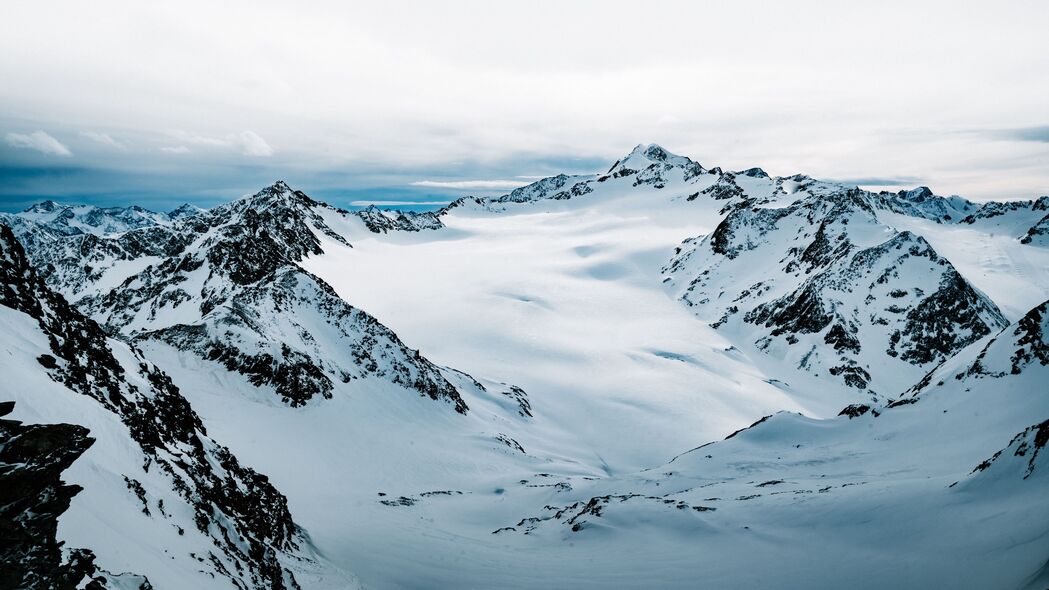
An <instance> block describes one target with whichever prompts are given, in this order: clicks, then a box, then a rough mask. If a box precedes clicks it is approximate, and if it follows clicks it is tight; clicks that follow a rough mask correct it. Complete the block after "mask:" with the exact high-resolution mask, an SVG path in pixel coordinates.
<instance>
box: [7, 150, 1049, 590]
mask: <svg viewBox="0 0 1049 590" xmlns="http://www.w3.org/2000/svg"><path fill="white" fill-rule="evenodd" d="M1047 208H1049V199H1047V198H1046V197H1043V198H1041V199H1037V200H1031V201H1016V202H1000V203H976V202H972V201H968V200H965V199H963V198H961V197H940V196H937V195H935V194H934V193H933V192H932V191H931V190H930V189H928V188H925V187H920V188H916V189H912V190H904V191H899V192H896V193H889V192H881V193H875V192H870V191H864V190H861V189H859V188H857V187H855V186H847V185H843V184H841V183H837V182H828V181H820V180H817V179H814V178H811V177H809V176H806V175H803V174H793V175H790V176H773V175H770V174H768V173H767V172H765V171H764V170H762V169H761V168H749V169H745V170H739V171H728V170H724V169H722V168H720V167H716V166H714V167H709V168H708V167H706V166H703V165H701V164H699V163H697V162H695V161H694V160H692V159H690V158H687V157H683V156H678V155H675V154H672V153H671V152H669V151H667V150H666V149H664V148H662V147H660V146H658V145H639V146H637V147H636V148H635V149H634V150H632V151H631V152H630V153H629V154H627V155H626V156H625V157H623V158H620V159H619V160H617V161H616V162H614V163H613V164H612V165H611V166H610V167H609V168H607V169H606V170H604V171H599V172H597V173H594V174H588V175H575V176H570V175H566V174H562V175H556V176H552V177H550V178H545V179H541V180H538V181H537V182H535V183H533V184H530V185H528V186H525V187H522V188H519V189H516V190H514V191H512V192H510V193H508V194H506V195H502V196H499V197H485V198H482V197H467V198H463V199H459V200H457V201H455V202H453V203H451V204H450V205H449V206H447V207H445V208H444V209H441V210H440V211H436V212H433V213H410V212H398V211H383V210H379V209H378V208H375V207H370V208H367V209H364V210H362V211H357V212H353V213H351V212H348V211H344V210H341V209H338V208H335V207H331V206H329V205H327V204H324V203H321V202H319V201H316V200H314V199H312V198H310V197H309V196H307V195H306V194H305V193H303V192H301V191H298V190H295V189H292V188H291V187H289V186H288V185H287V184H285V183H283V182H277V183H275V184H274V185H272V186H270V187H266V188H264V189H262V190H261V191H259V192H258V193H256V194H253V195H248V196H246V197H244V198H242V199H239V200H236V201H233V202H231V203H228V204H226V205H222V206H219V207H216V208H214V209H211V210H208V211H196V210H189V209H186V210H180V211H176V212H172V213H171V214H153V215H145V214H139V213H129V211H130V209H120V210H119V211H118V210H116V209H114V210H104V211H106V212H107V213H105V215H102V214H101V213H99V214H97V215H96V216H95V217H93V218H91V219H95V218H98V219H102V218H103V217H105V216H108V217H106V219H110V218H112V219H119V220H121V221H120V222H119V223H118V222H117V221H104V222H103V221H97V220H95V221H90V220H89V219H88V217H89V216H88V212H87V210H84V209H81V208H78V207H72V208H70V210H71V211H73V213H72V214H65V213H60V212H58V210H59V207H56V206H54V205H53V204H48V203H45V204H42V205H40V206H38V207H35V208H31V209H30V210H28V211H26V212H23V213H20V214H15V215H9V216H5V217H4V220H3V222H4V223H7V224H8V225H10V226H11V228H12V230H13V235H11V237H9V238H8V239H7V242H6V243H7V244H9V245H8V246H7V247H6V248H5V252H20V250H19V249H18V248H17V245H16V244H15V242H14V241H13V240H14V238H15V237H17V238H18V239H20V240H22V241H23V243H24V244H25V245H26V251H27V257H24V258H19V256H21V255H20V254H19V255H18V256H15V257H14V258H11V260H15V258H17V259H18V260H20V262H17V264H15V265H14V266H12V267H11V269H12V270H10V272H9V273H8V278H7V281H6V282H7V284H8V285H9V287H8V291H5V292H4V293H5V295H4V297H5V299H4V301H5V303H4V305H6V306H7V307H0V312H3V311H4V310H8V313H7V315H3V314H0V319H3V318H6V319H4V321H5V322H7V323H8V326H9V327H8V328H7V329H5V331H4V333H3V337H4V339H3V340H2V341H0V344H2V345H3V346H4V347H5V349H6V351H7V352H8V354H7V356H6V357H4V356H3V355H2V354H0V357H2V358H7V359H8V360H6V361H2V362H3V363H4V366H5V370H8V369H9V372H11V374H15V375H17V378H16V379H15V380H14V381H13V382H11V383H6V384H3V383H0V401H3V400H6V399H13V400H14V401H16V402H17V404H16V406H15V407H14V410H13V412H12V414H13V415H14V416H15V418H16V419H17V420H19V421H21V422H22V424H19V425H11V426H7V424H8V423H7V422H3V423H2V424H0V426H3V436H5V437H8V438H11V439H12V440H15V439H17V438H18V437H20V436H23V434H22V430H23V429H25V428H37V429H40V432H47V430H46V429H48V428H56V427H54V426H46V425H48V424H56V423H65V424H67V425H79V426H81V427H85V428H87V430H88V432H86V433H85V432H83V431H82V430H77V429H76V427H75V426H58V427H57V428H59V429H60V430H61V429H65V430H64V432H62V436H64V437H65V438H59V439H58V440H60V441H62V442H60V445H59V446H60V447H62V448H63V452H62V453H60V454H58V455H56V456H53V457H48V458H47V459H48V460H47V461H45V460H43V459H40V465H41V466H42V467H41V469H42V471H43V472H45V473H46V478H44V479H42V480H40V483H39V485H40V486H41V487H39V488H33V489H46V490H63V489H65V490H66V491H65V492H61V491H60V492H57V493H59V494H60V496H61V497H66V498H68V497H69V493H70V492H72V491H73V490H72V489H66V488H61V487H60V486H61V485H63V484H61V483H59V481H58V478H59V473H63V474H62V475H61V478H62V479H63V480H65V481H67V482H69V483H71V484H75V485H79V486H82V488H83V490H82V491H80V492H79V493H78V494H76V495H73V496H72V499H71V502H70V504H69V509H68V511H66V512H64V513H62V511H61V510H60V509H61V508H62V505H61V503H59V504H58V505H56V508H55V509H54V510H45V511H41V510H35V509H32V508H29V509H28V510H33V511H34V513H39V514H40V515H41V519H40V520H39V524H33V526H40V527H44V528H42V529H39V530H45V531H46V530H49V529H48V528H47V527H53V526H54V519H55V518H56V516H57V515H58V514H61V516H57V519H58V527H57V530H56V532H55V533H54V534H46V535H44V537H45V541H49V540H51V539H54V541H55V542H57V541H65V542H66V545H67V547H69V548H77V547H81V548H84V549H89V550H90V551H91V552H92V553H90V554H89V553H80V552H77V551H74V550H73V549H66V550H64V552H63V553H62V555H60V556H59V557H60V558H62V559H65V562H61V561H55V559H54V558H53V557H49V558H48V559H50V560H51V561H49V562H48V563H49V564H52V565H53V566H54V567H60V566H61V567H67V566H68V564H74V565H75V564H79V563H89V564H91V565H90V567H89V568H87V570H85V571H88V572H89V575H91V576H95V577H97V576H106V575H109V574H107V573H105V572H130V573H128V574H126V575H125V576H124V577H119V576H114V577H113V580H118V581H120V584H123V585H124V587H127V586H131V587H135V585H136V584H139V585H141V580H143V576H144V577H146V578H148V579H149V582H150V583H151V584H153V586H154V587H158V588H159V587H183V586H186V585H200V584H197V582H196V580H197V578H200V577H202V575H201V574H199V573H198V570H205V571H207V572H210V574H203V575H207V576H209V579H210V580H211V581H210V582H208V584H211V585H213V586H215V587H279V584H278V581H279V583H283V584H285V585H287V586H288V587H292V586H293V584H292V583H291V576H294V579H295V583H296V584H298V586H301V587H303V588H328V587H344V586H346V585H349V584H354V583H356V581H355V580H356V579H359V580H360V583H361V584H362V585H364V586H366V587H380V588H386V587H398V588H416V587H423V586H425V587H467V588H488V587H496V586H498V587H506V588H515V587H519V588H526V587H536V586H571V587H603V588H607V587H642V586H643V587H653V586H658V587H695V586H696V585H701V586H714V587H743V586H761V587H784V588H787V587H791V588H793V587H830V586H840V585H843V584H849V585H850V586H854V587H861V588H867V587H869V588H875V587H885V586H894V587H929V586H959V587H1018V588H1019V587H1041V586H1044V585H1045V583H1046V582H1047V581H1049V578H1047V574H1046V567H1045V564H1046V560H1047V559H1049V542H1047V541H1046V539H1049V527H1047V526H1046V524H1045V523H1046V522H1049V518H1047V517H1049V513H1047V512H1046V506H1047V505H1046V504H1045V502H1044V500H1043V499H1042V497H1043V496H1044V490H1045V483H1046V482H1045V473H1044V472H1046V471H1047V469H1049V465H1046V464H1045V459H1046V457H1049V455H1047V454H1046V452H1045V451H1044V447H1045V445H1046V443H1047V436H1049V426H1047V425H1046V424H1047V422H1046V420H1047V419H1049V415H1047V414H1049V406H1047V405H1046V400H1047V399H1049V398H1046V396H1045V395H1044V394H1045V385H1044V384H1045V382H1046V379H1047V378H1049V373H1047V371H1049V351H1047V349H1046V341H1047V337H1046V331H1047V329H1049V327H1047V325H1046V318H1047V317H1049V312H1047V309H1046V301H1047V300H1049V248H1047V247H1046V243H1045V241H1044V240H1043V239H1041V238H1042V237H1043V235H1044V234H1045V231H1043V230H1044V229H1045V228H1044V226H1045V224H1046V222H1045V220H1046V214H1047ZM58 219H65V220H67V221H65V222H58V221H56V220H58ZM139 219H141V224H140V225H137V226H133V225H134V224H135V223H139V221H135V220H139ZM89 221H90V222H89ZM63 223H64V225H63ZM56 224H57V225H56ZM121 224H123V225H121ZM66 228H74V229H76V231H72V230H67V229H66ZM12 256H13V255H12ZM45 283H46V286H45ZM22 284H31V285H35V286H34V287H32V289H31V291H32V296H31V297H29V296H26V297H23V296H22V295H18V294H19V293H24V292H26V290H25V288H24V287H21V286H18V285H22ZM10 285H14V287H11V286H10ZM63 297H64V299H63ZM23 299H24V300H25V301H32V300H38V301H44V302H45V303H43V304H41V305H40V306H39V309H40V310H41V311H40V312H39V313H37V314H36V315H34V313H36V312H34V311H33V310H34V309H36V308H35V307H32V305H31V304H29V303H25V302H24V301H23ZM66 300H68V301H69V302H71V305H70V304H67V303H66V302H65V301H66ZM27 305H28V306H29V307H26V306H27ZM9 308H10V309H9ZM23 308H24V309H23ZM26 309H29V310H30V311H28V312H27V311H25V310H26ZM56 310H57V311H56ZM56 314H57V315H56ZM39 318H45V319H43V320H40V319H39ZM47 318H51V319H47ZM87 318H91V319H90V320H89V319H87ZM95 322H97V323H95ZM415 347H417V348H418V350H416V348H415ZM40 359H43V360H40ZM111 359H112V360H111ZM452 367H455V368H452ZM82 375H83V376H82ZM113 392H116V393H113ZM114 395H116V397H115V398H114ZM190 404H191V405H192V409H190ZM843 408H844V409H843ZM142 416H145V417H146V418H143V417H142ZM34 424H41V426H39V427H35V426H33V425H34ZM748 425H751V426H748ZM56 432H58V431H56ZM143 432H144V433H145V434H143ZM154 432H155V434H154ZM56 436H57V435H56ZM84 437H92V438H95V439H96V442H95V443H94V444H93V445H90V446H89V447H88V446H86V445H87V444H88V441H87V439H86V438H84ZM143 440H145V441H147V442H142V441H143ZM193 440H197V441H199V442H200V444H199V445H198V444H197V443H194V442H192V441H193ZM150 441H159V442H150ZM216 441H220V442H221V445H226V446H220V444H219V442H216ZM709 441H717V442H714V443H710V442H709ZM0 444H3V443H2V442H0ZM150 445H152V446H150ZM697 445H699V446H697ZM198 448H199V451H198V450H195V449H198ZM687 449H692V450H687ZM77 457H79V458H77ZM234 457H235V458H234ZM0 461H7V462H8V463H7V464H11V465H13V464H15V463H17V462H18V461H8V459H7V458H5V457H4V456H3V455H2V453H0ZM23 462H24V461H23ZM70 463H71V466H70ZM144 465H148V466H149V467H150V468H148V469H147V468H145V467H143V466H144ZM162 465H168V466H169V469H165V468H164V467H162ZM245 465H251V466H252V468H254V469H258V470H259V472H258V473H257V472H255V471H252V470H251V469H248V468H247V467H245ZM158 466H161V467H158ZM653 466H655V467H653ZM63 468H64V469H65V471H64V472H62V469H63ZM14 473H15V474H16V475H15V477H19V475H18V474H17V472H14ZM259 473H265V474H266V476H265V477H263V476H261V475H259ZM125 476H126V478H127V479H126V480H125V479H124V477H125ZM212 476H214V477H215V478H217V479H218V480H219V481H221V482H223V483H222V485H218V484H216V483H215V480H214V479H213V478H212ZM180 482H181V483H180ZM216 486H217V490H218V491H215V490H216ZM26 497H27V498H30V499H31V498H32V497H33V496H32V495H31V494H28V493H27V494H26ZM36 497H39V495H38V496H36ZM143 498H144V499H143ZM200 498H203V501H204V504H201V503H200V502H199V501H198V500H199V499H200ZM161 499H163V500H164V501H163V503H162V504H161V502H160V500H161ZM207 502H210V503H211V504H210V506H211V509H210V510H208V509H206V508H202V506H208V505H209V504H207ZM251 502H254V504H252V503H251ZM19 509H20V510H25V509H23V508H19ZM147 512H148V514H147ZM201 512H203V513H205V516H206V517H207V519H206V520H199V522H198V516H197V515H199V514H200V513H201ZM293 515H294V521H293V520H292V516H293ZM107 517H108V518H111V519H113V518H115V519H116V520H115V522H116V524H117V525H116V527H115V528H113V529H112V530H114V531H116V532H113V533H109V532H107V533H105V534H102V533H96V532H94V531H96V530H97V527H93V526H92V525H93V524H94V523H97V522H99V519H103V518H107ZM199 518H201V519H203V518H204V516H200V517H199ZM176 521H177V527H178V528H175V527H174V526H172V525H173V524H174V523H176ZM183 522H188V523H189V524H188V525H187V524H182V523H183ZM200 523H203V524H202V525H201V524H200ZM201 526H203V528H201ZM300 526H301V527H302V528H300ZM977 529H978V530H980V531H981V534H980V535H979V536H978V537H974V536H973V535H971V534H970V533H971V531H972V530H977ZM107 530H110V529H107ZM179 530H182V531H183V533H182V534H179ZM306 530H308V531H309V535H308V536H307V535H306V533H305V531H306ZM172 531H174V532H172ZM92 535H94V536H92ZM23 538H24V536H23ZM129 540H130V541H129ZM179 543H182V544H179ZM231 547H233V548H231ZM34 550H38V551H45V552H50V553H49V555H52V556H53V555H54V545H53V544H51V545H48V544H47V543H43V544H42V545H40V546H37V547H34ZM165 550H167V551H168V552H169V553H164V551H165ZM238 551H239V552H238ZM208 552H211V553H213V554H214V555H215V556H216V557H215V559H214V560H213V559H211V558H210V557H209V556H208ZM172 556H173V557H174V558H175V559H170V557H172ZM187 556H189V557H188V558H187ZM194 556H197V557H203V559H204V562H203V563H202V562H199V561H196V562H194V563H190V562H187V559H191V560H195V559H196V557H194ZM321 556H323V557H321ZM77 560H79V561H77ZM165 560H167V561H165ZM168 562H170V563H168ZM40 563H43V562H40ZM63 563H65V564H67V566H63V565H62V564H63ZM162 563H163V564H166V565H165V566H164V567H161V565H160V564H162ZM887 563H889V564H893V566H892V567H886V566H885V564H887ZM55 564H57V565H55ZM238 564H239V567H238ZM34 567H37V566H34ZM49 567H50V566H49ZM77 567H82V566H79V565H78V566H77ZM36 571H43V570H39V569H37V570H36ZM78 571H79V570H78ZM346 572H352V573H353V576H352V577H351V576H350V574H349V573H346ZM211 574H214V576H215V577H214V578H210V575H211ZM47 575H52V574H47ZM136 576H137V577H136ZM125 580H126V581H125ZM111 585H113V586H116V585H118V584H117V582H115V581H114V582H112V583H111Z"/></svg>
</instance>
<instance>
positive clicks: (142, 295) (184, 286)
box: [34, 182, 467, 413]
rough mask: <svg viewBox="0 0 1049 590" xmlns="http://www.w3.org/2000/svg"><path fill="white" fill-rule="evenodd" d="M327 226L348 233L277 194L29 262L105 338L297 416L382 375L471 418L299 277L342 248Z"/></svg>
mask: <svg viewBox="0 0 1049 590" xmlns="http://www.w3.org/2000/svg"><path fill="white" fill-rule="evenodd" d="M325 215H327V216H329V217H330V218H331V220H332V222H333V223H343V224H345V223H348V222H347V220H346V215H345V214H344V212H341V211H338V210H335V209H331V208H329V207H327V206H326V205H323V204H321V203H318V202H316V201H314V200H312V199H310V198H309V197H308V196H306V195H305V194H304V193H302V192H300V191H294V190H292V189H291V188H289V187H288V186H287V185H286V184H284V183H283V182H279V183H277V184H275V185H273V186H271V187H268V188H266V189H263V190H262V191H260V192H259V193H258V194H256V195H254V196H251V197H248V198H245V199H241V200H239V201H235V202H233V203H230V204H229V205H225V206H222V207H218V208H216V209H214V210H211V211H207V212H203V213H198V214H196V215H193V216H190V217H187V218H185V219H183V220H181V221H179V222H177V223H175V224H174V225H172V226H170V227H154V228H145V229H141V230H136V231H129V232H126V233H123V234H120V235H117V236H109V237H98V236H93V235H92V236H83V237H75V238H71V239H65V240H60V241H58V242H57V243H55V244H52V245H49V246H47V247H42V248H40V249H39V250H38V251H37V252H36V254H35V255H34V257H35V259H36V260H38V261H40V262H42V263H44V266H43V268H44V275H45V276H46V278H47V280H48V282H49V283H50V284H52V285H54V286H56V288H60V289H64V290H65V291H66V292H67V293H69V294H70V296H71V297H72V298H73V299H74V300H75V301H76V303H77V305H78V306H79V307H80V309H81V310H83V311H84V312H85V313H86V314H88V315H90V316H91V317H93V318H94V319H96V320H97V321H99V322H100V323H101V324H102V325H103V326H104V327H105V328H106V330H107V331H108V332H109V333H111V334H118V333H119V334H124V335H126V336H130V337H134V338H135V339H136V340H137V341H138V342H140V343H144V342H146V341H149V340H155V341H163V342H167V343H170V344H175V345H177V346H178V347H179V348H182V349H186V350H192V351H194V352H195V353H196V354H198V355H200V356H201V357H202V358H207V359H210V360H219V361H220V362H222V363H223V364H224V365H225V366H226V367H227V368H228V369H229V370H231V371H237V372H240V373H243V374H245V375H247V376H249V377H250V379H251V381H252V383H254V384H255V385H257V386H265V387H268V388H272V390H273V391H274V392H275V393H276V394H277V395H278V396H279V397H280V398H281V399H282V400H283V401H285V402H286V403H288V404H290V405H293V406H296V405H302V404H304V403H306V402H307V401H309V400H310V399H313V398H315V397H317V398H322V397H330V396H331V392H332V387H333V383H335V382H344V383H345V382H350V381H352V380H356V379H360V378H361V377H364V376H366V375H375V376H379V377H383V378H386V379H389V380H391V381H392V382H394V383H397V384H400V385H403V386H404V387H406V388H409V389H413V390H415V391H416V392H418V393H419V394H420V395H424V396H427V397H429V398H431V399H434V400H441V401H447V402H449V403H450V404H451V405H452V406H453V408H454V409H455V411H457V412H460V413H463V412H465V411H466V410H467V408H466V405H465V404H464V403H463V401H462V399H461V397H460V396H459V394H458V393H457V391H456V390H455V388H454V387H453V386H452V385H451V384H450V383H449V382H448V380H447V379H445V378H444V377H443V376H442V375H441V373H440V371H439V370H438V369H437V367H435V366H434V365H433V364H432V363H430V362H429V361H428V360H426V359H425V358H423V357H422V356H421V355H420V354H419V353H418V351H415V350H411V349H409V348H407V347H406V346H405V345H404V344H403V343H402V342H401V341H400V339H399V338H397V336H396V335H395V334H394V333H393V332H391V331H390V330H389V329H387V328H386V327H384V326H383V325H381V324H379V323H378V322H376V321H375V320H374V318H372V317H371V316H369V315H368V314H366V313H365V312H363V311H361V310H359V309H357V308H354V307H352V306H350V305H348V304H347V303H346V302H345V301H343V300H341V299H340V298H339V297H338V296H337V295H335V293H334V292H333V291H332V290H331V288H330V287H329V286H328V285H327V284H325V283H324V282H323V281H321V280H320V279H318V278H317V277H315V276H313V275H311V274H310V273H308V272H306V271H304V270H303V269H302V268H301V267H300V266H299V265H298V262H299V261H301V260H302V259H303V258H304V257H305V256H307V255H311V254H314V255H316V254H320V253H321V250H320V242H319V241H318V237H317V235H323V236H326V237H327V238H328V239H332V240H335V241H336V242H338V243H340V244H347V242H346V240H345V239H344V238H342V237H341V236H340V235H339V234H338V233H336V232H335V231H334V230H333V229H332V228H331V227H329V226H328V222H327V221H325V217H324V216H325ZM96 266H97V268H98V269H100V270H98V271H95V270H94V268H95V267H96ZM86 271H89V272H86ZM122 275H126V276H122Z"/></svg>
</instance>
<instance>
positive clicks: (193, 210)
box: [168, 203, 204, 219]
mask: <svg viewBox="0 0 1049 590" xmlns="http://www.w3.org/2000/svg"><path fill="white" fill-rule="evenodd" d="M202 211H204V209H202V208H200V207H197V206H196V205H191V204H189V203H182V204H181V205H179V206H178V207H176V208H175V209H173V210H172V211H171V212H170V213H168V217H171V218H174V219H179V218H182V217H189V216H191V215H196V214H197V213H200V212H202Z"/></svg>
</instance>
